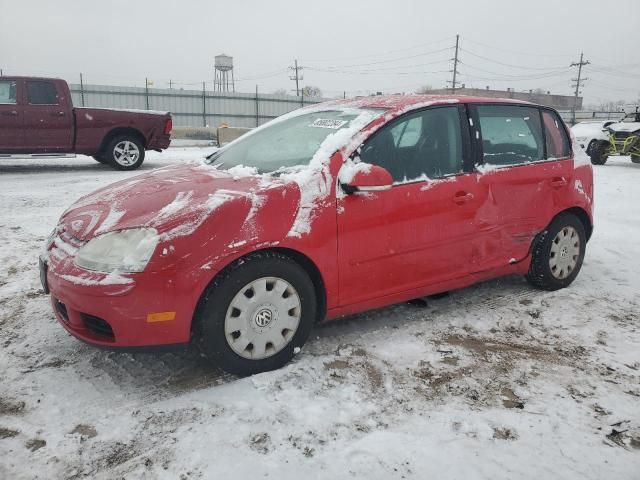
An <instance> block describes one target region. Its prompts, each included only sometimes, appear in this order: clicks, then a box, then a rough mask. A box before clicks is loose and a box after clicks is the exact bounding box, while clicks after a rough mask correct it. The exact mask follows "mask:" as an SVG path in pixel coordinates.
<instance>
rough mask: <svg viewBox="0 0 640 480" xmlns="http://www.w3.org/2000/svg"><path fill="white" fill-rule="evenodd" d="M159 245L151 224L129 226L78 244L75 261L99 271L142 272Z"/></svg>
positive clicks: (81, 265) (77, 263) (79, 264)
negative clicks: (79, 246)
mask: <svg viewBox="0 0 640 480" xmlns="http://www.w3.org/2000/svg"><path fill="white" fill-rule="evenodd" d="M157 245H158V232H157V231H156V230H155V229H154V228H132V229H129V230H120V231H117V232H109V233H105V234H104V235H100V236H98V237H95V238H93V239H92V240H90V241H89V243H87V244H86V245H85V246H83V247H82V248H80V250H79V251H78V254H77V256H76V265H78V266H79V267H82V268H86V269H87V270H95V271H98V272H106V273H108V272H113V271H115V270H118V271H120V272H142V271H143V270H144V269H145V267H146V266H147V263H149V259H150V258H151V255H153V251H154V250H155V249H156V246H157Z"/></svg>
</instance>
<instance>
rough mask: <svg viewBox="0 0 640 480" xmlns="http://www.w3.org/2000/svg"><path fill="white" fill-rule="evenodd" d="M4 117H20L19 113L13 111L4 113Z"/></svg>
mask: <svg viewBox="0 0 640 480" xmlns="http://www.w3.org/2000/svg"><path fill="white" fill-rule="evenodd" d="M2 115H8V116H11V117H15V116H17V115H18V112H16V111H15V110H11V111H10V112H2Z"/></svg>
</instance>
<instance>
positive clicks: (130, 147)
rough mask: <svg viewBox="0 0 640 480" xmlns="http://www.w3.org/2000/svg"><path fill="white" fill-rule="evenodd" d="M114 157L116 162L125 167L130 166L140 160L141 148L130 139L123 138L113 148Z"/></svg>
mask: <svg viewBox="0 0 640 480" xmlns="http://www.w3.org/2000/svg"><path fill="white" fill-rule="evenodd" d="M113 158H115V160H116V162H118V163H119V164H120V165H122V166H124V167H129V166H131V165H133V164H134V163H136V162H137V161H138V158H140V150H138V146H137V145H136V144H135V143H133V142H130V141H129V140H123V141H122V142H118V143H117V144H116V146H115V147H114V148H113Z"/></svg>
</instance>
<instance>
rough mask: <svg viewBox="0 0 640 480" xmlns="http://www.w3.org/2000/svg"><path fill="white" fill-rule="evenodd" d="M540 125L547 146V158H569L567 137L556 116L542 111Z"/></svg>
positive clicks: (569, 149) (550, 112)
mask: <svg viewBox="0 0 640 480" xmlns="http://www.w3.org/2000/svg"><path fill="white" fill-rule="evenodd" d="M542 123H543V125H544V135H545V138H546V144H547V158H551V159H553V158H566V157H568V156H570V155H571V147H570V145H569V137H568V136H567V130H566V129H565V127H564V124H563V123H562V120H560V118H559V117H558V114H557V113H555V112H552V111H550V110H542Z"/></svg>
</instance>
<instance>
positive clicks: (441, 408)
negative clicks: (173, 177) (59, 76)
mask: <svg viewBox="0 0 640 480" xmlns="http://www.w3.org/2000/svg"><path fill="white" fill-rule="evenodd" d="M206 152H207V149H206V148H193V147H191V148H171V149H169V150H168V151H166V152H164V153H162V154H157V153H154V152H149V154H148V160H147V161H146V163H145V165H144V166H143V168H144V169H151V168H155V167H159V166H163V165H167V164H170V163H176V162H180V161H183V160H185V159H193V158H199V157H201V156H203V155H204V154H205V153H206ZM138 173H139V172H115V171H113V170H110V169H109V168H107V167H105V166H103V165H100V164H98V163H96V162H94V161H93V160H91V159H89V158H85V157H78V158H72V159H52V160H44V159H39V160H13V159H2V160H0V205H1V207H0V208H1V210H0V228H1V231H2V233H3V239H2V248H1V249H0V265H1V267H0V345H1V347H0V478H2V479H5V478H6V479H9V478H10V479H22V478H29V479H30V478H42V479H57V478H85V477H89V478H97V479H101V478H131V479H144V478H149V479H152V478H153V479H155V478H167V479H176V478H181V479H196V478H231V479H242V478H258V477H276V478H279V479H289V478H296V479H298V478H313V479H315V478H339V479H341V478H371V479H377V478H380V479H395V478H398V479H400V478H420V479H425V478H439V479H442V478H505V479H506V478H508V479H513V478H526V479H538V478H576V479H581V480H582V479H600V478H616V479H630V478H640V329H639V327H640V305H639V304H640V296H639V294H640V209H639V208H638V205H640V189H639V188H638V185H639V184H640V165H635V164H632V163H631V162H630V161H629V160H628V159H626V158H613V159H610V160H609V162H608V163H607V164H606V165H605V166H602V167H596V168H595V179H596V229H595V233H594V236H593V238H592V240H591V242H590V243H589V245H588V247H587V255H586V259H585V264H584V267H583V270H582V272H581V273H580V275H579V276H578V278H577V280H576V282H575V283H574V284H573V285H572V286H571V287H570V288H568V289H565V290H562V291H558V292H552V293H549V292H540V291H536V290H533V289H532V288H530V287H529V286H528V285H527V284H526V283H525V282H524V280H523V279H521V278H517V277H513V278H505V279H502V280H498V281H492V282H487V283H483V284H481V285H477V286H474V287H472V288H467V289H464V290H461V291H456V292H452V293H451V294H450V295H449V296H446V297H444V298H440V299H427V301H426V305H422V306H415V305H408V304H403V305H396V306H393V307H389V308H385V309H381V310H377V311H374V312H369V313H366V314H362V315H357V316H354V317H350V318H347V319H344V320H341V321H338V322H335V323H331V324H327V325H324V326H319V327H317V328H316V329H315V330H314V332H313V334H312V338H311V340H310V342H309V343H308V344H307V346H306V347H305V348H304V349H303V350H302V352H301V353H300V354H299V355H298V356H297V357H296V359H295V361H294V362H293V363H292V364H290V365H289V366H287V367H285V368H283V369H281V370H279V371H275V372H270V373H266V374H262V375H257V376H254V377H251V378H245V379H236V378H234V377H231V376H229V375H226V374H223V373H221V372H219V371H217V370H215V369H213V368H211V367H209V366H208V365H207V364H206V363H204V362H203V361H202V360H201V359H200V358H199V357H198V356H197V355H196V354H195V353H194V352H191V351H187V352H177V353H170V354H169V353H165V354H162V355H157V354H156V355H154V354H136V355H132V354H123V353H113V352H108V351H103V350H98V349H95V348H93V347H90V346H87V345H84V344H82V343H80V342H79V341H77V340H75V339H74V338H72V337H70V336H69V335H68V334H67V333H66V332H65V331H64V330H63V329H62V328H61V327H60V326H58V325H57V323H56V321H55V320H54V317H53V314H52V313H51V311H50V306H49V303H48V297H46V296H45V295H43V293H42V291H41V289H40V285H39V280H38V272H37V254H38V251H39V249H40V248H41V245H42V243H43V241H44V239H45V237H46V236H47V234H48V233H49V232H50V230H51V229H52V228H53V226H54V225H55V223H56V220H57V219H58V217H59V215H60V214H61V213H62V212H63V210H64V209H65V208H66V207H67V206H68V205H69V204H70V203H71V202H73V201H74V200H75V199H76V198H78V197H79V196H81V195H83V194H85V193H88V192H90V191H92V190H94V189H96V188H98V187H100V186H102V185H105V184H107V183H110V182H112V181H115V180H119V179H122V178H126V177H129V176H133V175H137V174H138ZM363 288H366V286H364V285H363Z"/></svg>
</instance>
